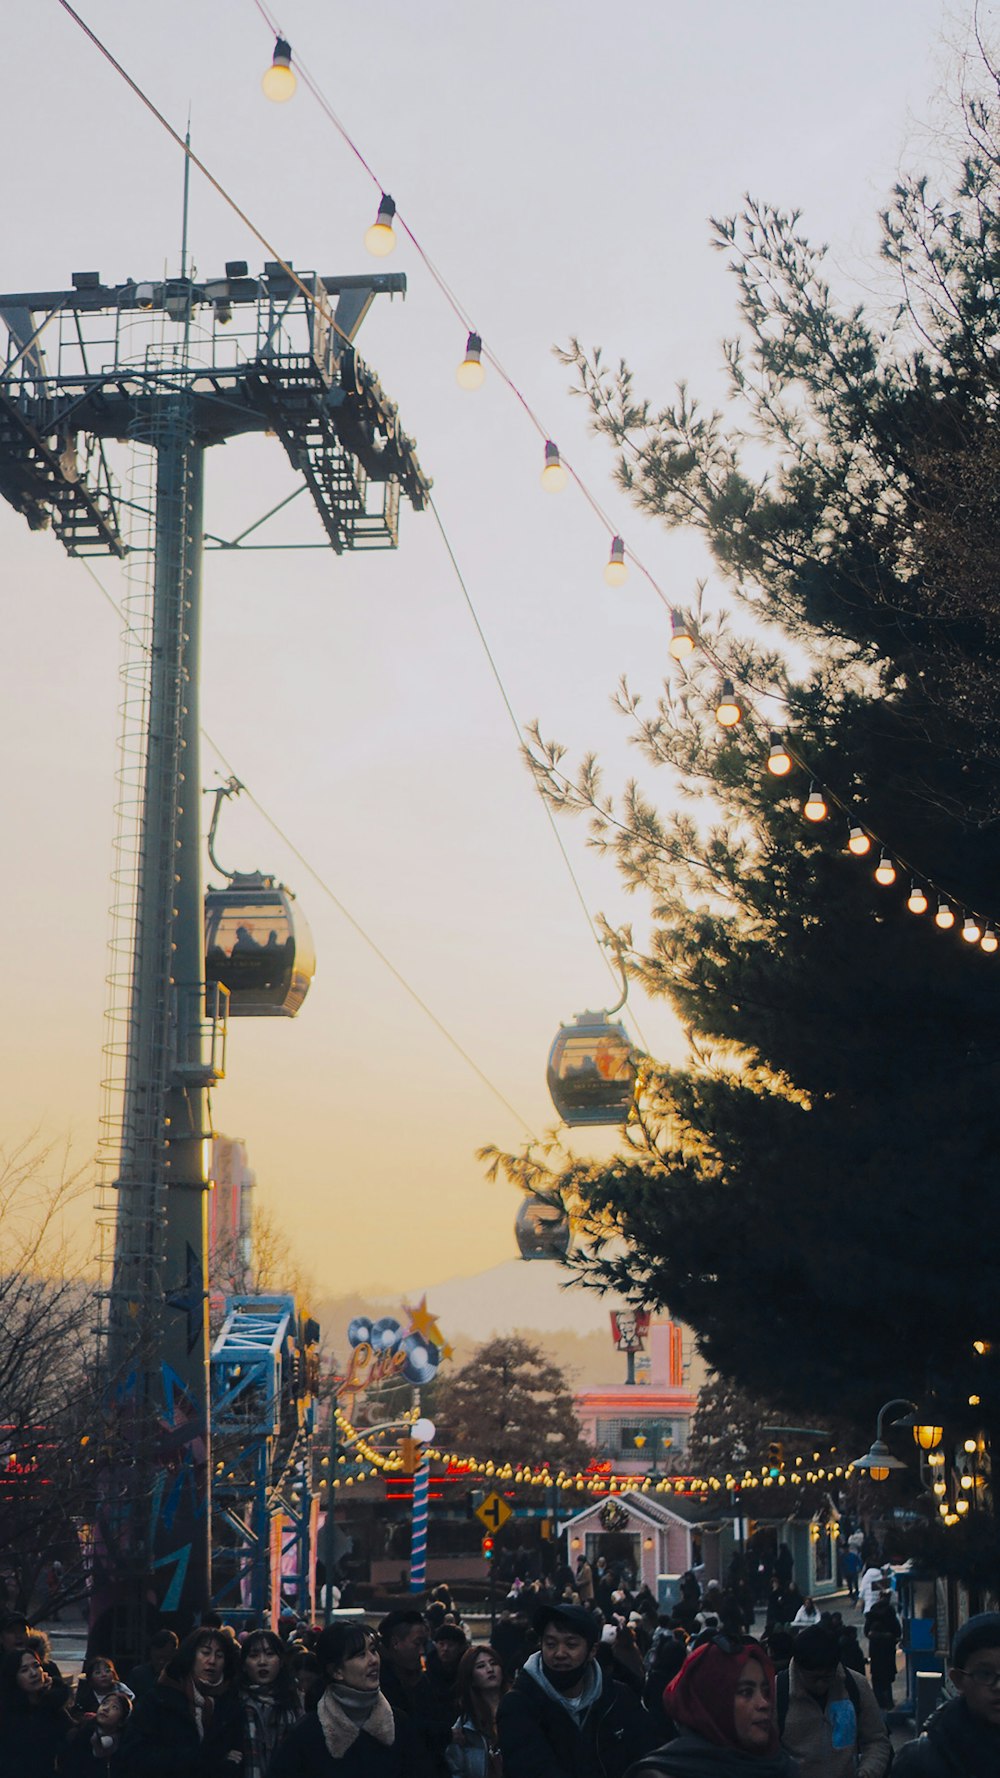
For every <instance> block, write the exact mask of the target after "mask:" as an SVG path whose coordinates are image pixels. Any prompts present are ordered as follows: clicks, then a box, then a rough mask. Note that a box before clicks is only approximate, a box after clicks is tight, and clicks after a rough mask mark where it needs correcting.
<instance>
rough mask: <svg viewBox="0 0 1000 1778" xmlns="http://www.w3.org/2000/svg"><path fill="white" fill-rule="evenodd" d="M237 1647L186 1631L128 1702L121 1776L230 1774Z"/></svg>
mask: <svg viewBox="0 0 1000 1778" xmlns="http://www.w3.org/2000/svg"><path fill="white" fill-rule="evenodd" d="M238 1663H239V1651H238V1649H237V1646H236V1643H235V1641H234V1639H233V1638H232V1636H230V1635H229V1634H228V1633H227V1632H226V1631H224V1630H215V1629H201V1630H192V1631H191V1634H190V1635H189V1636H186V1637H185V1639H184V1641H183V1642H182V1643H181V1645H180V1648H179V1649H178V1650H177V1653H176V1654H175V1655H174V1656H173V1658H172V1659H171V1660H169V1661H168V1662H167V1664H166V1666H165V1668H164V1669H163V1673H162V1675H161V1677H160V1680H159V1682H158V1683H157V1684H156V1685H154V1687H153V1689H152V1691H149V1692H147V1693H146V1694H145V1696H144V1697H142V1698H140V1699H139V1701H138V1703H137V1704H136V1706H135V1708H134V1710H133V1711H132V1714H131V1716H130V1718H129V1721H128V1723H127V1725H126V1729H125V1733H124V1735H123V1737H122V1746H121V1767H122V1778H238V1774H239V1763H238V1760H236V1759H230V1757H229V1756H230V1754H232V1753H238V1752H239V1751H240V1748H241V1743H242V1722H241V1718H240V1712H239V1706H238V1703H237V1700H236V1691H235V1685H234V1682H235V1678H236V1671H237V1666H238Z"/></svg>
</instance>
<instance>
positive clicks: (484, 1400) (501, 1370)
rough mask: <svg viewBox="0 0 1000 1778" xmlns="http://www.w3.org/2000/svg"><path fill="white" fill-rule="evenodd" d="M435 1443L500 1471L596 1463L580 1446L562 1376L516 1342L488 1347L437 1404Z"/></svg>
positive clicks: (442, 1387) (536, 1350)
mask: <svg viewBox="0 0 1000 1778" xmlns="http://www.w3.org/2000/svg"><path fill="white" fill-rule="evenodd" d="M434 1413H435V1419H436V1422H437V1432H436V1435H435V1436H436V1442H437V1443H438V1444H439V1445H443V1446H446V1447H447V1448H448V1449H450V1450H454V1451H455V1453H456V1454H457V1455H458V1456H462V1457H464V1456H470V1457H481V1458H486V1459H487V1460H490V1459H492V1461H493V1462H494V1464H495V1465H496V1466H497V1467H498V1468H499V1467H500V1466H501V1465H502V1464H504V1463H511V1464H513V1465H514V1466H515V1467H518V1466H520V1465H522V1464H531V1465H536V1464H540V1463H542V1462H547V1463H548V1464H549V1465H550V1467H551V1468H552V1469H553V1471H555V1470H557V1469H566V1470H571V1471H575V1470H576V1469H577V1468H578V1467H579V1466H580V1465H581V1464H586V1463H587V1461H588V1459H589V1458H590V1457H592V1456H593V1452H592V1451H590V1450H588V1448H587V1446H586V1445H585V1444H584V1442H583V1438H582V1436H581V1432H580V1425H579V1422H578V1420H577V1417H576V1410H575V1408H574V1406H573V1395H572V1391H571V1389H570V1386H569V1383H568V1381H567V1379H566V1375H565V1373H564V1372H563V1371H562V1370H560V1368H559V1366H558V1365H556V1364H552V1363H551V1362H550V1361H549V1360H548V1359H547V1358H546V1357H545V1354H544V1352H543V1351H542V1350H541V1348H540V1347H539V1346H534V1345H532V1344H531V1342H530V1341H528V1340H523V1339H520V1338H519V1337H518V1336H516V1335H515V1336H512V1337H505V1338H502V1339H493V1340H487V1341H485V1343H484V1344H483V1345H481V1346H478V1347H477V1348H476V1351H475V1352H474V1354H473V1356H472V1357H471V1358H470V1359H469V1361H468V1363H467V1364H464V1365H463V1366H462V1368H461V1369H460V1370H458V1371H456V1372H455V1373H454V1375H453V1376H448V1377H446V1378H442V1379H441V1381H440V1382H439V1384H438V1390H437V1395H436V1398H435V1403H434Z"/></svg>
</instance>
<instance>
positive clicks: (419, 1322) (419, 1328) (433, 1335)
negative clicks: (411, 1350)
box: [403, 1295, 444, 1346]
mask: <svg viewBox="0 0 1000 1778" xmlns="http://www.w3.org/2000/svg"><path fill="white" fill-rule="evenodd" d="M403 1308H404V1309H405V1310H406V1313H407V1314H408V1316H409V1317H410V1332H411V1333H415V1334H419V1335H420V1338H421V1339H422V1340H433V1342H434V1344H435V1346H443V1345H444V1336H443V1334H442V1332H441V1329H440V1328H439V1327H438V1324H437V1321H436V1320H435V1318H434V1316H433V1315H432V1314H431V1312H430V1310H429V1308H428V1307H427V1297H426V1295H425V1296H422V1297H421V1299H420V1301H419V1303H418V1304H417V1306H416V1308H415V1309H411V1307H410V1305H409V1303H404V1304H403Z"/></svg>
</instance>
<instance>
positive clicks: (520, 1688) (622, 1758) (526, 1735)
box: [497, 1672, 659, 1778]
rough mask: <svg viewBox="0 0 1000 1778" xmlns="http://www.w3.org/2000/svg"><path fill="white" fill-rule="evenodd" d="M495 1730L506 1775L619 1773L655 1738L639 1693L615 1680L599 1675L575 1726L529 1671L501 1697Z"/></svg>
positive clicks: (589, 1777) (582, 1777)
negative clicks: (592, 1698)
mask: <svg viewBox="0 0 1000 1778" xmlns="http://www.w3.org/2000/svg"><path fill="white" fill-rule="evenodd" d="M497 1731H498V1734H499V1737H500V1751H501V1753H502V1755H503V1769H504V1778H623V1774H624V1773H625V1772H626V1771H627V1769H628V1767H629V1766H631V1765H633V1764H634V1763H635V1761H636V1760H638V1759H641V1757H642V1755H643V1754H644V1753H648V1752H649V1751H650V1749H651V1748H653V1747H655V1746H656V1743H657V1740H658V1738H659V1737H658V1735H657V1732H656V1729H655V1727H654V1725H653V1723H652V1722H651V1721H650V1718H649V1717H648V1716H647V1715H646V1712H645V1711H644V1710H643V1708H642V1705H641V1704H640V1702H639V1700H638V1698H637V1697H636V1696H635V1695H634V1693H633V1692H630V1691H629V1690H628V1688H627V1687H626V1686H624V1685H620V1684H619V1682H618V1681H617V1680H616V1679H607V1678H605V1677H603V1676H602V1684H601V1692H600V1696H599V1697H598V1698H597V1699H596V1701H595V1702H594V1704H592V1705H591V1708H590V1710H589V1711H588V1713H587V1716H586V1719H585V1721H584V1724H583V1727H582V1728H579V1727H578V1726H577V1724H576V1723H575V1722H574V1721H573V1719H572V1717H571V1715H570V1712H569V1711H568V1710H567V1709H565V1708H564V1706H563V1705H562V1704H560V1703H559V1702H558V1701H557V1700H556V1699H555V1698H551V1697H550V1696H549V1695H548V1693H547V1692H545V1691H543V1690H542V1687H541V1686H540V1685H538V1684H537V1683H536V1681H535V1680H534V1679H532V1677H531V1675H530V1673H527V1672H522V1673H520V1674H519V1675H518V1677H517V1679H516V1680H515V1681H514V1685H513V1687H512V1688H511V1690H510V1691H509V1692H508V1693H507V1695H506V1697H504V1698H502V1699H501V1700H500V1709H499V1711H498V1713H497Z"/></svg>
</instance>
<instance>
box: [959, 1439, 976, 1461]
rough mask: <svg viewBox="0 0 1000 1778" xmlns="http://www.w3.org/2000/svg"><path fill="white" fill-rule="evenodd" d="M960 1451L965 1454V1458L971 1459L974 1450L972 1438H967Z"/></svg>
mask: <svg viewBox="0 0 1000 1778" xmlns="http://www.w3.org/2000/svg"><path fill="white" fill-rule="evenodd" d="M962 1449H963V1451H964V1452H965V1453H966V1455H967V1456H969V1457H971V1456H972V1453H973V1451H974V1450H975V1449H976V1441H975V1439H974V1438H967V1439H966V1441H965V1443H964V1444H963V1446H962Z"/></svg>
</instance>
